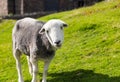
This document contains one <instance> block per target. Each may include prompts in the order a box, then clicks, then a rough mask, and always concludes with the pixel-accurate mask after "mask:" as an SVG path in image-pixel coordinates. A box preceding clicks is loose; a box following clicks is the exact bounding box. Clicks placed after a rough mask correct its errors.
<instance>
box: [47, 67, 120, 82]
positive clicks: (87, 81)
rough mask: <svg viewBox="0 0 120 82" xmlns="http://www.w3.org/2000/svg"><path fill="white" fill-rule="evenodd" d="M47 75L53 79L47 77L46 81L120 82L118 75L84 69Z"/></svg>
mask: <svg viewBox="0 0 120 82" xmlns="http://www.w3.org/2000/svg"><path fill="white" fill-rule="evenodd" d="M49 76H51V77H52V78H53V79H48V82H120V77H109V76H108V75H104V74H100V73H95V72H94V71H92V70H84V69H80V70H76V71H72V72H62V73H52V74H49Z"/></svg>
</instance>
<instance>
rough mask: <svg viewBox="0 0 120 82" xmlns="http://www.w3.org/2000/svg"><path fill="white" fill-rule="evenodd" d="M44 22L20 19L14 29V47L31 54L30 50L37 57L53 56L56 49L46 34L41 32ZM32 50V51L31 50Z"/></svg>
mask: <svg viewBox="0 0 120 82" xmlns="http://www.w3.org/2000/svg"><path fill="white" fill-rule="evenodd" d="M43 25H44V22H39V21H36V20H34V19H29V18H26V19H22V20H19V21H18V22H17V23H16V25H15V27H14V29H13V44H14V49H17V50H19V51H20V52H22V53H24V54H26V55H28V56H30V52H31V53H32V55H33V57H35V58H36V59H38V58H39V59H43V60H45V59H46V58H49V57H52V56H53V55H54V50H53V49H52V46H51V44H50V43H49V41H48V39H47V37H46V36H45V34H39V31H40V29H41V28H42V26H43ZM30 50H31V51H30Z"/></svg>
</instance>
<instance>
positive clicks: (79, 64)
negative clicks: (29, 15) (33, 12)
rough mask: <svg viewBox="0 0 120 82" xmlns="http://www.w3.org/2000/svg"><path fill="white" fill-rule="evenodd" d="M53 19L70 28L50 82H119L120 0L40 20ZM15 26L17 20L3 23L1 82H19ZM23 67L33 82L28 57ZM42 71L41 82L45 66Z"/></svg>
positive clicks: (51, 70) (26, 77)
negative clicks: (13, 49)
mask: <svg viewBox="0 0 120 82" xmlns="http://www.w3.org/2000/svg"><path fill="white" fill-rule="evenodd" d="M50 19H62V20H64V21H65V22H67V23H68V25H69V27H68V28H66V29H65V31H64V32H65V41H64V44H63V46H62V48H61V49H59V50H58V51H57V52H56V56H55V58H54V59H53V61H52V63H51V65H50V68H49V74H48V77H47V79H48V82H120V46H119V45H120V0H111V1H110V2H105V1H103V2H100V3H96V4H95V5H93V6H90V7H84V8H79V9H75V10H72V11H66V12H61V13H55V14H52V15H48V16H44V17H41V18H38V20H43V21H48V20H50ZM14 24H15V21H14V20H4V21H2V22H1V23H0V82H17V71H16V68H15V67H16V66H15V60H14V58H13V56H12V41H11V32H12V27H13V25H14ZM21 63H22V71H23V72H24V73H23V76H24V80H25V82H30V80H31V76H30V74H29V73H28V67H27V61H26V57H25V56H22V60H21ZM39 71H40V72H39V75H38V79H40V80H41V79H42V71H43V63H42V62H40V63H39Z"/></svg>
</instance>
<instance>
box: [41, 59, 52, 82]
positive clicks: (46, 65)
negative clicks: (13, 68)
mask: <svg viewBox="0 0 120 82" xmlns="http://www.w3.org/2000/svg"><path fill="white" fill-rule="evenodd" d="M50 62H51V60H50V61H45V64H44V71H43V79H42V82H46V77H47V71H48V67H49V64H50Z"/></svg>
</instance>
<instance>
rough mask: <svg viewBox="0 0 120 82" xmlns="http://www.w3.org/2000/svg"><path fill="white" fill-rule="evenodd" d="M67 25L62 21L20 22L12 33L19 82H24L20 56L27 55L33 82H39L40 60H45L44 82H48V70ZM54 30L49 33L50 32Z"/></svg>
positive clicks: (33, 20)
mask: <svg viewBox="0 0 120 82" xmlns="http://www.w3.org/2000/svg"><path fill="white" fill-rule="evenodd" d="M63 26H66V24H65V23H64V22H63V21H61V20H51V21H48V22H47V23H44V22H40V21H37V20H35V19H32V18H24V19H21V20H18V21H17V23H16V24H15V26H14V28H13V32H12V40H13V54H14V57H15V59H16V67H17V71H18V77H19V78H18V81H19V82H24V80H23V77H22V72H21V64H20V56H21V55H22V53H24V54H26V55H27V59H28V66H29V72H30V73H31V75H32V81H31V82H37V79H36V76H37V71H38V60H39V59H40V60H43V61H44V63H45V65H44V71H43V79H42V82H46V76H47V70H48V67H49V64H50V61H51V60H52V58H53V57H54V55H55V50H56V48H57V47H60V46H61V44H62V39H63V32H62V29H60V28H61V27H63ZM50 29H51V30H52V31H51V32H48V30H50Z"/></svg>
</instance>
